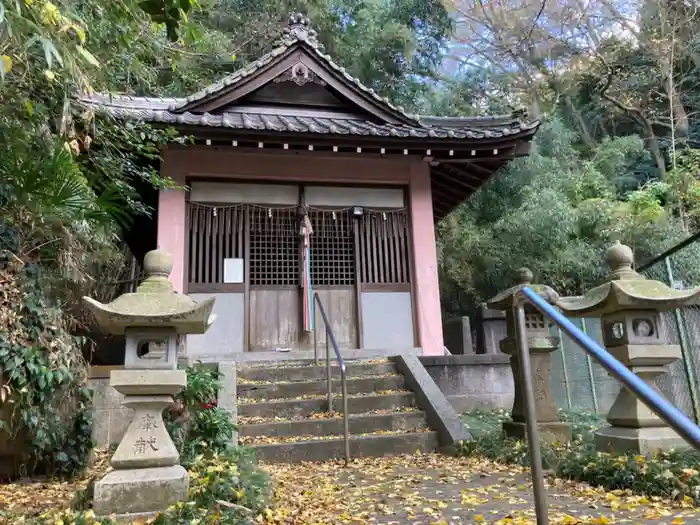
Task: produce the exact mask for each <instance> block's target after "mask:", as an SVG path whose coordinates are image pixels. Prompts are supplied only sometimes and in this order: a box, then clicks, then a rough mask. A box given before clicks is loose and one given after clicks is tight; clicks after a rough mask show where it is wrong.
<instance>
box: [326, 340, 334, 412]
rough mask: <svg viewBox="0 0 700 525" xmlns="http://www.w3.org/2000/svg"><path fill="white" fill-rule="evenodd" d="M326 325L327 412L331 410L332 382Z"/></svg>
mask: <svg viewBox="0 0 700 525" xmlns="http://www.w3.org/2000/svg"><path fill="white" fill-rule="evenodd" d="M329 339H330V336H329V335H328V327H326V383H327V386H328V412H333V384H332V383H331V346H330V343H329V342H328V340H329Z"/></svg>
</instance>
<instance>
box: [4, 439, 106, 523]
mask: <svg viewBox="0 0 700 525" xmlns="http://www.w3.org/2000/svg"><path fill="white" fill-rule="evenodd" d="M110 458H111V453H110V451H109V450H107V449H99V450H95V451H94V452H93V460H92V463H91V466H90V468H89V470H88V471H86V472H85V473H84V474H83V475H82V476H80V477H79V478H76V479H73V480H71V481H62V480H55V479H48V478H46V479H42V478H31V479H28V478H27V479H19V480H17V481H16V482H14V483H7V484H0V511H10V512H12V513H13V514H17V515H23V516H25V517H34V516H38V515H40V514H42V513H44V512H46V511H49V510H60V509H65V508H68V507H70V506H71V503H73V501H74V498H75V497H76V494H78V493H79V492H80V491H81V490H82V489H84V488H86V487H87V485H88V482H89V481H90V478H92V477H96V478H97V479H100V478H101V477H102V476H103V475H104V474H105V473H107V472H108V471H109V470H111V468H112V467H111V466H110V464H109V460H110ZM2 523H3V521H2V518H1V517H0V524H2Z"/></svg>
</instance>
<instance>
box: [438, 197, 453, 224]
mask: <svg viewBox="0 0 700 525" xmlns="http://www.w3.org/2000/svg"><path fill="white" fill-rule="evenodd" d="M453 209H454V208H451V209H450V208H446V207H444V205H440V204H437V203H436V202H435V201H433V218H434V220H435V221H436V222H437V221H439V220H440V219H442V218H444V217H446V216H447V215H449V214H450V211H452V210H453Z"/></svg>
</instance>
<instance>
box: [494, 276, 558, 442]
mask: <svg viewBox="0 0 700 525" xmlns="http://www.w3.org/2000/svg"><path fill="white" fill-rule="evenodd" d="M532 279H533V275H532V272H531V271H530V270H528V269H527V268H521V269H520V270H518V271H517V273H516V280H517V285H516V286H514V287H512V288H509V289H508V290H506V291H504V292H501V293H500V294H498V295H497V296H496V297H494V298H493V299H491V300H490V301H489V302H488V307H489V308H492V309H494V310H505V312H506V324H507V332H506V333H507V336H506V337H505V338H504V339H502V340H501V341H500V347H501V351H502V352H504V353H506V354H508V355H510V367H511V370H512V372H513V382H514V383H515V398H514V401H513V410H512V412H511V417H512V419H513V421H509V422H505V423H503V432H504V433H505V434H506V436H508V437H512V438H516V439H526V438H527V430H526V425H525V396H524V395H523V390H522V378H521V372H520V360H519V359H518V353H517V351H516V350H517V340H518V339H517V325H518V320H517V318H516V311H515V309H514V307H515V306H517V304H518V301H519V300H520V298H519V292H520V290H521V289H522V288H523V287H524V286H527V287H529V288H531V289H532V290H533V291H534V292H536V293H537V294H539V295H540V296H541V297H542V298H544V299H545V300H546V301H547V302H549V303H550V304H553V303H555V302H556V301H557V299H558V298H559V296H558V295H557V293H556V292H555V291H554V290H553V289H552V288H550V287H549V286H543V285H538V284H532ZM525 322H526V326H527V343H528V347H529V350H530V361H531V365H532V385H533V389H534V390H535V392H534V394H535V411H536V417H537V428H538V429H539V431H540V435H541V438H542V441H544V442H548V443H555V442H559V443H563V442H567V441H571V426H570V425H568V424H567V423H562V421H561V419H559V412H557V407H556V405H555V403H554V396H553V395H552V391H551V389H550V386H549V376H550V363H551V354H552V352H554V351H555V350H556V349H557V348H559V338H558V337H553V336H552V335H551V334H550V331H549V330H550V327H551V323H550V322H548V320H547V319H546V318H545V317H544V316H543V315H542V314H541V313H539V311H537V310H536V309H535V307H534V306H532V305H530V304H529V303H525Z"/></svg>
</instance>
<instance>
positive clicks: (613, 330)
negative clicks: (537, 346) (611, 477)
mask: <svg viewBox="0 0 700 525" xmlns="http://www.w3.org/2000/svg"><path fill="white" fill-rule="evenodd" d="M605 261H606V263H607V264H608V266H609V267H610V270H611V271H610V280H609V281H608V282H607V283H604V284H601V285H600V286H597V287H596V288H593V289H592V290H590V291H589V292H588V293H586V294H585V295H583V296H581V297H564V298H561V299H560V300H559V301H558V303H557V305H558V306H559V307H560V308H561V309H562V310H563V311H564V312H565V313H567V314H569V315H575V316H595V315H598V316H600V319H601V328H602V333H603V343H604V344H605V347H606V349H607V350H608V352H610V353H611V354H612V355H613V357H615V358H616V359H618V360H619V361H620V362H622V363H623V364H624V365H626V366H627V367H628V368H629V369H630V370H632V371H633V372H634V373H635V374H637V375H638V376H639V377H640V378H641V379H642V380H644V382H645V383H647V384H648V385H649V386H651V387H652V388H653V389H654V390H656V392H658V393H659V394H661V392H660V391H659V389H658V387H657V386H656V381H657V380H658V378H659V377H660V376H662V375H663V374H665V373H666V367H667V366H668V365H670V364H671V363H673V362H674V361H677V360H678V359H680V358H681V349H680V346H678V345H670V344H667V341H668V338H667V334H666V333H665V329H664V324H663V323H662V321H661V315H660V313H661V312H664V311H668V310H672V309H674V308H680V307H682V306H686V305H689V304H696V303H697V301H698V296H700V289H695V290H682V291H681V290H673V289H672V288H670V287H668V286H666V285H665V284H664V283H661V282H658V281H651V280H647V279H646V278H645V277H644V276H642V275H640V274H638V273H637V272H635V271H634V270H633V269H632V265H633V264H634V254H633V253H632V250H631V249H630V248H629V247H628V246H624V245H622V244H620V243H619V242H618V243H616V244H614V245H613V246H612V247H610V248H609V249H608V251H607V252H606V255H605ZM661 395H663V394H661ZM607 420H608V423H610V426H608V427H604V428H602V429H600V430H598V431H597V432H596V435H595V442H596V447H597V448H598V450H600V451H603V452H612V453H616V454H626V453H636V454H647V453H651V452H656V451H659V450H668V449H671V448H677V447H684V446H687V445H686V444H685V442H684V441H683V439H681V438H680V436H678V435H677V434H676V433H675V432H674V431H673V430H671V429H670V428H669V427H668V426H666V423H664V421H662V420H661V419H660V418H659V417H658V416H657V415H656V414H654V413H653V412H652V411H651V410H649V408H647V406H646V405H645V404H644V403H642V402H641V401H639V399H637V397H636V396H635V395H634V394H633V393H632V392H630V391H629V390H627V389H626V388H624V387H623V388H621V389H620V393H619V394H618V396H617V398H616V399H615V402H614V403H613V406H612V407H611V408H610V412H608V415H607Z"/></svg>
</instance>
